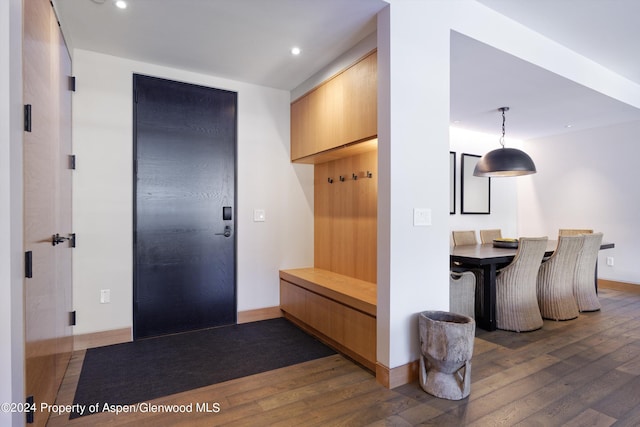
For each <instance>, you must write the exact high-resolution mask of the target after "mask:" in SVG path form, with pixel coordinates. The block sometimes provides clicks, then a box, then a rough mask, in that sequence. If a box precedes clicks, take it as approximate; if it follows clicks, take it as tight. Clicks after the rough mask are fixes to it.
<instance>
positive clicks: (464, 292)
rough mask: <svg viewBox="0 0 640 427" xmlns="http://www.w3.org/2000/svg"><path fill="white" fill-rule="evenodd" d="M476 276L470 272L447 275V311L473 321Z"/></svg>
mask: <svg viewBox="0 0 640 427" xmlns="http://www.w3.org/2000/svg"><path fill="white" fill-rule="evenodd" d="M475 293H476V276H475V275H474V274H473V273H472V272H470V271H465V272H461V273H458V272H453V271H452V272H451V273H450V275H449V311H450V312H452V313H458V314H463V315H465V316H468V317H471V318H472V319H475Z"/></svg>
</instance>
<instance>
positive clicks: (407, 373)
mask: <svg viewBox="0 0 640 427" xmlns="http://www.w3.org/2000/svg"><path fill="white" fill-rule="evenodd" d="M417 380H418V361H417V360H414V361H413V362H409V363H407V364H406V365H402V366H398V367H395V368H391V369H389V368H388V367H387V366H385V365H383V364H382V363H380V362H377V363H376V381H377V382H378V383H380V384H382V385H383V386H385V387H386V388H389V389H392V388H396V387H400V386H401V385H404V384H409V383H412V382H414V381H417Z"/></svg>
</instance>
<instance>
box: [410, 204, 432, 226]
mask: <svg viewBox="0 0 640 427" xmlns="http://www.w3.org/2000/svg"><path fill="white" fill-rule="evenodd" d="M428 225H431V209H429V208H414V209H413V226H414V227H424V226H428Z"/></svg>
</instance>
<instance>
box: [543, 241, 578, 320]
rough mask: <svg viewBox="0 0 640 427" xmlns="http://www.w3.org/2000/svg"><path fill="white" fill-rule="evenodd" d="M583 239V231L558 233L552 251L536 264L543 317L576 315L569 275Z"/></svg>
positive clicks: (572, 271) (573, 271)
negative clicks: (578, 232)
mask: <svg viewBox="0 0 640 427" xmlns="http://www.w3.org/2000/svg"><path fill="white" fill-rule="evenodd" d="M583 243H584V235H583V234H578V235H569V236H560V237H559V239H558V246H557V247H556V250H555V251H554V252H553V255H551V257H549V259H548V260H546V261H545V262H543V263H542V265H541V266H540V271H539V273H538V288H537V292H538V304H539V305H540V313H541V314H542V317H543V318H546V319H552V320H568V319H574V318H576V317H578V314H579V312H578V304H577V302H576V299H575V297H574V295H573V278H574V273H575V270H576V262H577V260H578V253H579V252H580V250H581V249H582V245H583Z"/></svg>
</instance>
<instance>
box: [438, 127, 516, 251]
mask: <svg viewBox="0 0 640 427" xmlns="http://www.w3.org/2000/svg"><path fill="white" fill-rule="evenodd" d="M449 137H450V139H449V146H450V148H451V151H455V152H456V175H455V176H456V213H455V214H453V215H450V216H449V228H450V229H451V230H476V237H477V239H478V241H480V233H479V230H481V229H489V228H499V229H501V230H502V235H503V236H504V237H518V236H519V235H518V226H517V225H518V218H517V214H518V191H517V190H518V188H517V183H518V180H519V179H521V178H522V177H510V178H504V177H503V178H490V179H491V204H490V208H491V213H490V214H489V215H476V214H464V215H463V214H462V213H461V212H462V209H461V202H460V200H461V194H462V193H461V192H460V183H461V181H462V178H461V174H460V171H461V170H462V169H461V165H460V163H461V159H462V153H466V154H476V155H480V156H481V155H483V154H485V153H487V152H489V151H491V150H495V149H497V148H500V143H499V142H498V140H499V138H500V130H499V129H498V128H496V134H495V135H489V134H485V133H479V132H471V131H467V130H464V129H459V128H455V127H451V128H450V131H449ZM505 144H506V146H507V147H511V148H522V142H520V141H514V140H509V139H508V138H505Z"/></svg>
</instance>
